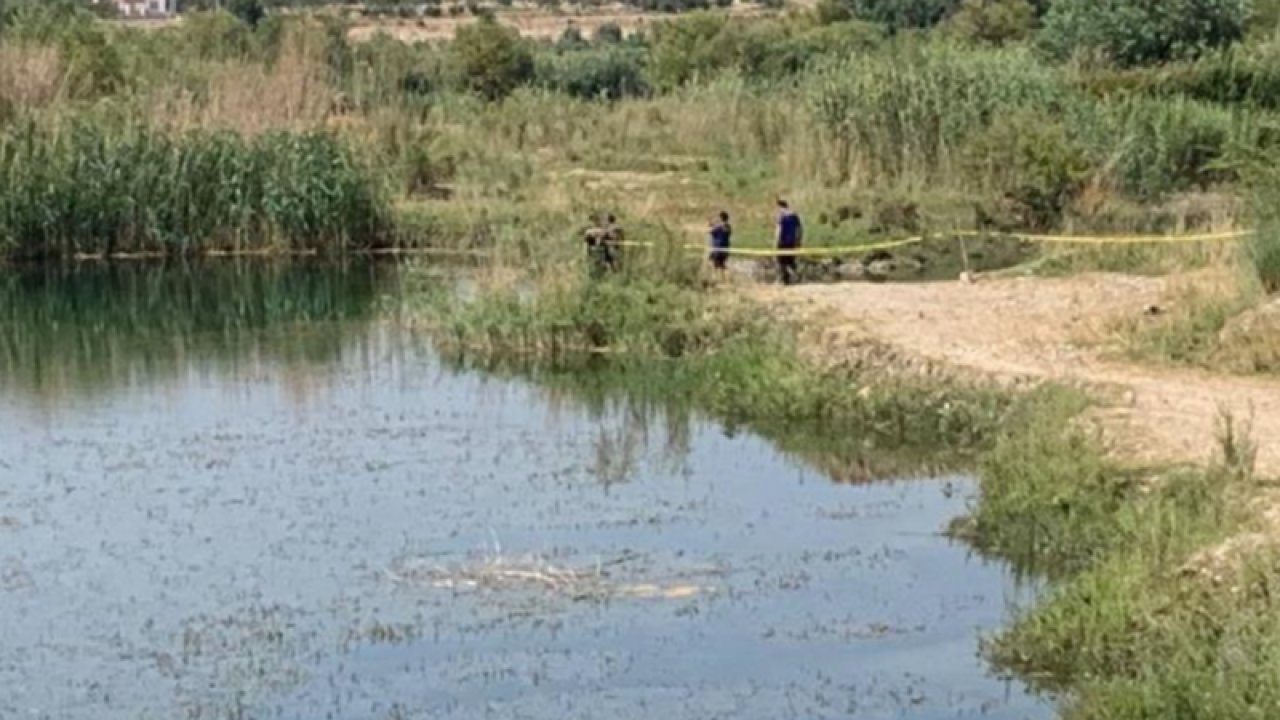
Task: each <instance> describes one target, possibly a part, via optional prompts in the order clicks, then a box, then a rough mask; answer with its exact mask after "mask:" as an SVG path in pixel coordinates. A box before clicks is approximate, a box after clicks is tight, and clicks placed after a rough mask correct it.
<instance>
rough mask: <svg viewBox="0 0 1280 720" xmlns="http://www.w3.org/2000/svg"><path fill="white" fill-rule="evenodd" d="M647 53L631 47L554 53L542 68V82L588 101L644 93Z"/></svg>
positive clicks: (646, 86)
mask: <svg viewBox="0 0 1280 720" xmlns="http://www.w3.org/2000/svg"><path fill="white" fill-rule="evenodd" d="M643 60H644V53H643V51H638V50H634V49H630V48H621V47H612V46H609V47H603V48H599V49H587V50H574V51H570V52H564V53H556V54H551V55H549V56H547V57H546V58H545V60H544V61H543V62H542V63H541V65H540V68H539V73H538V74H539V76H540V77H541V79H542V84H544V85H545V86H547V87H549V88H551V89H553V90H558V91H560V92H563V93H566V94H568V95H572V96H573V97H578V98H584V99H587V100H597V99H607V100H617V99H619V98H623V97H627V96H632V95H643V94H645V93H646V92H648V83H646V82H645V79H644V65H643Z"/></svg>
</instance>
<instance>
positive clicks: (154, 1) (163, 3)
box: [95, 0, 178, 18]
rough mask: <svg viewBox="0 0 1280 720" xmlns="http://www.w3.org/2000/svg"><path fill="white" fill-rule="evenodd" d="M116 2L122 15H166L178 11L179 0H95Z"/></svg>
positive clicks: (134, 16) (131, 16)
mask: <svg viewBox="0 0 1280 720" xmlns="http://www.w3.org/2000/svg"><path fill="white" fill-rule="evenodd" d="M95 1H96V2H110V3H113V4H115V6H116V10H117V11H118V12H119V13H120V16H121V17H128V18H140V17H166V16H169V15H173V14H175V13H177V12H178V0H95Z"/></svg>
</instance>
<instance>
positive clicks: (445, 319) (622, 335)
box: [417, 264, 1009, 479]
mask: <svg viewBox="0 0 1280 720" xmlns="http://www.w3.org/2000/svg"><path fill="white" fill-rule="evenodd" d="M656 267H657V266H656V265H649V266H646V265H644V264H641V265H640V268H638V269H635V270H632V271H630V272H629V273H628V274H624V275H622V276H619V277H616V278H609V279H606V280H604V281H598V282H591V281H587V280H585V274H584V273H579V274H572V275H563V276H558V277H555V278H545V279H543V280H541V281H540V282H539V283H538V287H539V288H540V291H539V292H538V293H537V294H536V295H533V296H530V295H529V294H528V293H526V292H522V290H521V288H520V287H518V286H510V285H506V284H504V283H502V282H500V281H495V280H493V279H490V280H489V281H488V282H486V281H485V280H484V279H481V280H479V281H478V282H479V283H480V287H478V288H474V289H473V292H474V295H473V297H472V299H471V300H469V301H465V302H459V301H458V299H457V298H456V297H455V296H454V295H453V294H452V293H451V292H449V291H447V290H438V291H437V292H435V293H425V294H424V295H422V298H423V302H424V304H423V305H422V306H421V307H419V308H417V313H418V315H419V316H420V317H422V318H423V321H424V322H425V323H426V324H427V326H428V328H429V329H430V330H431V333H432V335H433V337H434V338H435V339H436V341H437V344H438V346H439V347H440V348H442V349H443V350H444V351H445V352H446V353H447V354H449V355H451V356H452V357H454V358H455V359H456V360H457V361H460V362H469V363H479V364H483V365H484V366H485V367H489V368H493V367H495V366H496V367H504V366H505V367H515V368H518V369H522V370H524V371H525V372H530V371H532V372H534V373H536V374H537V375H538V376H539V377H541V378H542V379H543V380H551V381H553V382H554V379H555V378H556V377H559V376H563V375H574V376H575V377H576V376H577V375H579V374H581V373H580V372H578V371H581V370H583V369H584V368H585V367H593V368H599V367H600V366H601V365H605V364H606V363H607V367H608V368H610V369H611V370H610V371H611V372H612V373H614V377H615V378H616V379H617V380H618V382H619V383H621V384H622V385H623V386H624V389H626V390H627V391H628V392H630V393H640V394H643V395H649V396H662V397H677V398H682V399H683V400H684V401H685V402H687V403H689V404H690V405H692V406H694V407H697V408H699V409H700V410H702V411H704V412H708V413H710V414H712V415H714V416H716V417H718V418H720V419H722V420H723V421H725V422H727V423H729V424H730V425H731V426H738V425H741V426H745V427H748V428H751V429H753V430H755V431H757V432H760V433H762V434H764V435H766V436H768V437H771V438H773V439H775V440H776V441H777V442H779V444H780V445H781V447H783V448H784V449H786V450H790V451H794V452H797V453H801V454H806V455H808V454H810V453H812V454H818V455H820V456H821V457H822V461H823V462H824V464H826V465H827V466H828V467H829V468H830V469H832V471H833V472H834V473H835V474H836V476H837V477H846V478H850V479H855V478H856V479H866V478H867V474H866V473H867V468H866V467H863V466H862V465H861V463H863V462H864V460H865V459H866V458H868V457H871V458H877V459H883V457H884V454H885V453H888V452H891V451H892V452H894V453H896V457H897V462H896V464H895V466H894V467H895V469H896V470H898V471H906V469H907V465H906V458H909V457H914V458H915V459H916V463H917V465H916V467H911V468H910V471H912V472H914V471H919V470H923V469H926V468H933V469H936V468H937V466H939V465H945V464H947V463H954V462H957V461H959V460H960V459H963V458H966V457H972V454H973V453H974V452H975V451H976V450H977V449H980V448H981V447H983V445H984V443H985V442H986V440H987V439H988V438H990V437H992V436H994V434H995V431H996V428H997V427H998V426H999V424H1000V423H1001V421H1002V419H1003V417H1004V414H1005V412H1006V409H1007V407H1008V403H1009V399H1008V397H1007V396H1005V395H1004V394H1003V393H1000V392H996V391H994V390H991V389H984V388H981V387H969V386H966V385H963V384H955V385H949V384H943V383H921V382H918V381H913V380H911V379H907V378H895V377H893V376H892V375H890V374H888V373H887V372H877V371H875V370H874V369H864V370H862V371H858V370H854V369H851V368H831V369H827V370H819V369H816V368H815V367H814V366H813V365H812V364H811V363H809V362H807V361H805V360H804V359H802V358H801V357H800V355H799V354H798V349H797V347H796V345H795V341H794V338H792V337H790V336H789V335H788V334H787V333H786V332H785V331H784V330H783V328H784V327H785V322H783V323H779V322H778V321H776V320H774V321H766V320H765V319H762V318H761V317H760V316H759V314H758V312H757V311H756V309H755V308H749V307H741V308H731V307H728V306H726V305H725V304H723V300H722V299H718V298H716V297H714V296H712V295H708V294H707V293H706V292H702V291H699V290H697V289H696V288H695V287H693V286H691V285H686V286H684V287H682V286H680V285H676V284H673V283H670V282H655V281H654V280H652V279H649V278H648V277H646V276H648V275H650V274H651V273H653V272H654V270H655V269H656ZM686 282H687V283H694V282H696V278H692V277H689V278H686ZM881 370H882V371H883V370H887V369H886V368H882V369H881ZM819 448H821V452H818V449H819ZM904 456H905V457H904ZM921 458H924V459H921ZM926 463H927V464H926ZM859 467H862V471H861V472H859V471H858V468H859Z"/></svg>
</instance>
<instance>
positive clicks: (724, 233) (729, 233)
mask: <svg viewBox="0 0 1280 720" xmlns="http://www.w3.org/2000/svg"><path fill="white" fill-rule="evenodd" d="M708 234H709V236H710V237H709V240H710V244H711V254H710V255H709V256H708V258H709V259H710V260H711V267H713V268H715V269H716V270H724V266H725V263H727V262H728V261H729V241H730V239H731V238H732V237H733V227H732V226H731V225H729V213H727V212H725V211H723V210H721V211H720V215H719V216H718V217H717V218H716V219H715V220H712V221H711V230H710V232H709V233H708Z"/></svg>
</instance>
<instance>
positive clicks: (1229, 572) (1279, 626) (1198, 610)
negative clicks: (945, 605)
mask: <svg viewBox="0 0 1280 720" xmlns="http://www.w3.org/2000/svg"><path fill="white" fill-rule="evenodd" d="M1026 410H1027V408H1024V412H1025V411H1026ZM1077 410H1078V404H1076V403H1075V402H1074V401H1072V400H1071V399H1070V398H1064V397H1063V396H1058V397H1056V398H1053V399H1052V400H1050V401H1049V402H1047V403H1044V404H1039V405H1037V406H1032V408H1030V412H1025V414H1023V415H1022V416H1021V418H1020V419H1019V421H1018V422H1016V423H1013V424H1011V425H1009V426H1006V429H1005V430H1004V431H1003V432H1002V434H1001V436H1000V437H999V439H998V440H997V441H996V443H995V446H994V448H993V449H992V450H991V451H990V452H988V453H987V454H986V455H985V456H984V458H983V462H982V472H981V476H980V477H981V497H980V499H979V501H978V503H977V505H976V506H975V510H974V513H973V515H972V516H971V517H970V518H968V519H966V520H964V521H962V522H960V523H958V524H957V532H958V533H960V534H962V535H964V536H967V537H969V538H970V539H972V540H973V541H974V542H975V543H977V544H978V546H979V547H982V548H984V549H985V550H987V551H989V552H992V553H994V554H996V555H998V556H1001V557H1003V558H1006V559H1008V560H1010V561H1011V562H1013V563H1014V564H1015V566H1016V567H1019V568H1022V569H1024V570H1027V571H1032V572H1040V573H1048V575H1049V577H1050V578H1051V581H1050V583H1049V589H1048V591H1047V593H1046V595H1045V597H1043V598H1042V599H1041V600H1040V601H1039V602H1038V603H1036V604H1035V605H1034V606H1033V607H1031V608H1028V609H1027V610H1025V611H1024V612H1023V613H1022V615H1021V616H1020V617H1019V618H1017V619H1016V621H1015V622H1014V623H1013V624H1012V626H1011V627H1009V628H1008V629H1006V630H1005V631H1003V632H1001V633H999V634H998V635H997V636H996V637H994V638H992V640H991V642H990V643H989V645H988V648H987V650H988V654H989V656H990V657H991V658H992V659H993V660H994V661H995V662H996V663H997V664H998V665H1000V666H1002V667H1004V668H1007V669H1010V670H1012V671H1015V672H1017V673H1018V674H1020V675H1021V676H1023V677H1027V678H1030V679H1031V680H1032V681H1033V682H1034V683H1036V684H1038V685H1041V686H1043V687H1047V688H1050V689H1054V690H1066V691H1068V695H1067V697H1068V698H1069V699H1068V701H1067V702H1066V705H1065V709H1064V713H1063V714H1064V716H1065V717H1068V718H1152V719H1153V720H1154V719H1155V718H1169V717H1194V718H1240V717H1266V716H1269V715H1270V713H1271V710H1272V709H1273V708H1274V707H1275V704H1276V702H1277V699H1278V697H1280V696H1277V691H1280V674H1277V673H1276V670H1275V668H1276V665H1275V662H1276V654H1275V652H1276V648H1277V647H1280V623H1277V621H1276V617H1277V615H1276V611H1277V599H1276V596H1275V590H1274V588H1275V583H1276V582H1277V580H1278V579H1280V574H1278V570H1280V566H1278V565H1277V556H1276V554H1275V552H1274V549H1273V548H1272V546H1271V544H1270V538H1268V537H1267V536H1266V535H1265V534H1250V531H1251V530H1253V529H1254V525H1255V524H1256V523H1257V522H1259V521H1258V519H1257V510H1256V507H1255V505H1254V504H1253V501H1255V500H1256V499H1257V498H1258V497H1259V495H1260V493H1262V492H1263V486H1262V485H1261V484H1260V483H1259V481H1258V479H1257V478H1255V477H1254V476H1253V472H1252V456H1251V452H1252V449H1251V445H1250V442H1251V441H1250V439H1249V438H1248V436H1247V429H1245V428H1242V427H1241V426H1240V425H1239V424H1237V423H1232V422H1231V421H1230V420H1229V419H1225V420H1224V424H1223V430H1222V434H1221V436H1220V438H1219V439H1220V442H1221V446H1222V456H1221V458H1220V460H1219V461H1218V462H1217V463H1215V464H1213V465H1212V466H1210V467H1207V468H1165V469H1150V468H1146V469H1130V468H1125V467H1123V466H1118V465H1117V464H1116V463H1115V462H1114V461H1110V460H1107V459H1104V456H1103V453H1102V450H1101V448H1100V445H1099V444H1098V443H1097V441H1096V439H1094V438H1091V437H1090V436H1089V435H1088V433H1087V432H1085V431H1084V430H1082V429H1078V428H1077V429H1072V425H1071V421H1072V418H1073V417H1074V414H1075V412H1076V411H1077ZM1064 428H1065V429H1064Z"/></svg>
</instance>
